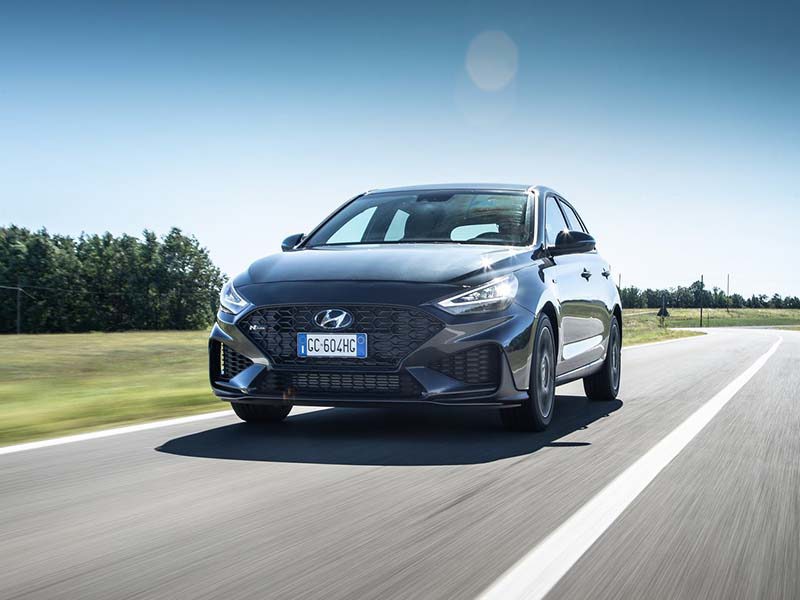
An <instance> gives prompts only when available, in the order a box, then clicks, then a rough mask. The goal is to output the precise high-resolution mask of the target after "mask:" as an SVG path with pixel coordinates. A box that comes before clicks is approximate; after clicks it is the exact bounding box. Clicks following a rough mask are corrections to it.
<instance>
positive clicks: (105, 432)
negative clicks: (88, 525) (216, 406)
mask: <svg viewBox="0 0 800 600" xmlns="http://www.w3.org/2000/svg"><path fill="white" fill-rule="evenodd" d="M324 408H326V407H322V406H320V407H317V406H296V407H295V408H294V409H293V410H292V416H294V415H300V414H303V413H307V412H314V411H316V410H323V409H324ZM233 414H234V413H233V411H232V410H219V411H216V412H210V413H203V414H200V415H190V416H188V417H177V418H175V419H163V420H161V421H150V422H149V423H139V424H138V425H126V426H125V427H114V428H113V429H102V430H100V431H90V432H88V433H78V434H76V435H68V436H65V437H58V438H52V439H49V440H41V441H38V442H27V443H25V444H17V445H15V446H5V447H2V448H0V456H2V455H3V454H14V453H15V452H24V451H25V450H37V449H38V448H49V447H50V446H61V445H62V444H72V443H74V442H85V441H87V440H97V439H100V438H105V437H111V436H114V435H123V434H125V433H135V432H137V431H147V430H148V429H159V428H161V427H172V426H174V425H185V424H187V423H195V422H197V421H208V420H210V419H219V418H221V417H231V416H233Z"/></svg>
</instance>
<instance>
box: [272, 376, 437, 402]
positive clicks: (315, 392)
mask: <svg viewBox="0 0 800 600" xmlns="http://www.w3.org/2000/svg"><path fill="white" fill-rule="evenodd" d="M258 387H259V392H261V393H265V394H280V395H290V396H291V395H302V396H306V397H308V396H311V397H313V396H327V397H331V396H335V397H358V396H373V397H374V396H381V397H383V396H391V397H401V398H414V397H419V396H420V394H421V392H422V388H420V386H419V384H418V383H417V382H416V380H415V379H414V378H412V377H411V376H410V375H408V374H407V373H325V372H322V373H321V372H307V371H282V372H281V371H272V372H268V373H266V374H265V375H264V376H263V377H262V378H261V381H260V382H259V385H258Z"/></svg>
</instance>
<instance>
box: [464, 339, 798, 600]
mask: <svg viewBox="0 0 800 600" xmlns="http://www.w3.org/2000/svg"><path fill="white" fill-rule="evenodd" d="M781 341H782V339H779V340H778V341H777V342H775V344H774V345H773V346H772V347H771V348H770V349H769V350H768V351H767V352H766V353H765V354H764V355H762V356H761V357H760V358H759V359H758V360H756V361H755V362H754V363H753V364H752V365H751V366H750V367H749V368H748V369H747V370H746V371H745V372H744V373H742V374H741V375H739V376H738V377H737V378H736V379H734V380H733V381H732V382H730V383H729V384H728V385H727V386H726V387H725V388H724V389H723V390H722V391H720V392H719V393H718V394H716V395H715V396H714V397H713V398H711V400H709V401H708V402H706V403H705V404H704V405H703V406H702V407H700V408H699V409H698V410H697V411H695V412H694V413H693V414H692V415H691V416H690V417H689V418H688V419H686V420H685V421H684V422H683V423H681V424H680V425H679V426H678V427H677V428H676V429H675V430H673V431H672V432H671V433H670V434H668V435H667V436H666V437H665V438H664V439H662V440H661V441H660V442H658V443H657V444H656V445H655V446H653V448H651V449H650V450H649V451H648V452H647V453H646V454H645V455H644V456H642V457H641V458H639V459H638V460H637V461H636V462H635V463H633V464H632V465H631V466H630V467H628V468H627V469H626V470H625V471H623V472H622V473H621V474H620V475H619V476H618V477H617V478H616V479H614V480H613V481H612V482H611V483H609V484H608V485H607V486H606V487H605V488H603V489H602V490H601V491H600V492H599V493H598V494H597V495H596V496H594V497H593V498H592V499H591V500H589V501H588V502H587V503H586V504H584V505H583V506H582V507H581V508H579V509H578V511H577V512H575V513H574V514H573V515H572V516H571V517H570V518H569V519H567V520H566V521H564V523H562V524H561V525H560V526H559V527H558V528H557V529H556V530H555V531H553V533H551V534H550V535H549V536H548V537H547V538H545V539H544V540H543V541H542V542H541V543H540V544H539V545H538V546H536V547H535V548H533V549H532V550H531V551H530V552H529V553H528V554H526V555H525V556H524V557H522V559H521V560H520V561H519V562H517V564H515V565H514V566H513V567H511V569H509V570H508V571H506V572H505V573H504V574H503V575H502V576H501V577H500V578H499V579H498V580H497V581H495V582H494V583H493V584H492V585H491V586H490V587H489V588H488V589H487V590H486V591H484V592H483V594H481V596H480V600H513V599H516V598H525V599H526V600H534V599H537V598H544V597H545V595H546V594H547V593H548V592H549V591H550V590H551V589H552V588H553V586H555V585H556V583H558V581H559V580H560V579H561V578H562V577H563V576H564V575H565V574H566V573H567V571H569V570H570V568H571V567H572V566H573V565H574V564H575V563H576V562H577V561H578V559H579V558H580V557H581V556H583V554H584V553H585V552H586V551H587V550H588V549H589V548H590V547H591V546H592V544H594V542H595V541H597V539H598V538H599V537H600V536H601V535H602V534H603V532H604V531H605V530H606V529H608V528H609V527H610V526H611V524H612V523H613V522H614V521H615V520H616V519H617V517H619V516H620V515H621V514H622V512H623V511H624V510H625V509H626V508H627V507H628V506H629V505H630V503H631V502H633V501H634V499H636V497H637V496H638V495H639V494H640V493H641V492H642V490H644V489H645V488H646V487H647V485H648V484H649V483H650V482H651V481H653V479H655V477H656V476H657V475H658V474H659V473H660V472H661V471H662V469H664V467H666V466H667V465H668V464H669V463H670V462H671V461H672V459H673V458H675V457H676V456H677V455H678V454H679V453H680V451H681V450H683V449H684V448H685V447H686V445H687V444H688V443H689V442H691V441H692V439H694V437H695V436H696V435H697V434H698V433H699V432H700V431H701V430H702V429H703V427H705V426H706V425H707V424H708V423H709V422H710V421H711V419H713V418H714V416H715V415H716V414H717V413H718V412H719V411H720V409H722V407H723V406H725V405H726V404H727V403H728V402H729V401H730V399H731V398H733V396H734V395H735V394H736V392H738V391H739V390H740V389H741V388H742V387H743V386H744V385H745V384H746V383H747V382H748V381H749V380H750V379H751V378H752V377H753V375H755V374H756V373H757V372H758V370H759V369H760V368H761V367H763V366H764V364H765V363H766V362H767V361H768V360H769V358H770V357H771V356H772V355H773V354H774V353H775V351H776V350H777V349H778V346H780V344H781Z"/></svg>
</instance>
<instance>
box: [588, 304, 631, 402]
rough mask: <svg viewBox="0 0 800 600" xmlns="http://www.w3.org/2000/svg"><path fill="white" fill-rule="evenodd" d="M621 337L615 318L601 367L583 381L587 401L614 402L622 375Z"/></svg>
mask: <svg viewBox="0 0 800 600" xmlns="http://www.w3.org/2000/svg"><path fill="white" fill-rule="evenodd" d="M621 359H622V336H621V335H620V330H619V322H618V321H617V317H616V316H615V317H614V318H613V319H611V332H610V333H609V335H608V352H606V360H605V362H604V363H603V367H602V368H601V369H600V370H599V371H598V372H597V373H595V374H594V375H590V376H589V377H585V378H584V379H583V389H584V391H585V392H586V397H587V398H589V400H597V401H601V402H602V401H604V400H606V401H607V400H616V398H617V394H618V393H619V382H620V375H621V373H622V360H621Z"/></svg>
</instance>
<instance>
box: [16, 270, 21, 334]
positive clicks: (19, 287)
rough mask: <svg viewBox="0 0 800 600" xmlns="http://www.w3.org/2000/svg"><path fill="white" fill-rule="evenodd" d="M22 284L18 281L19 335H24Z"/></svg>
mask: <svg viewBox="0 0 800 600" xmlns="http://www.w3.org/2000/svg"><path fill="white" fill-rule="evenodd" d="M21 307H22V284H21V283H20V281H19V279H18V280H17V335H19V334H20V333H22V310H21Z"/></svg>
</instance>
